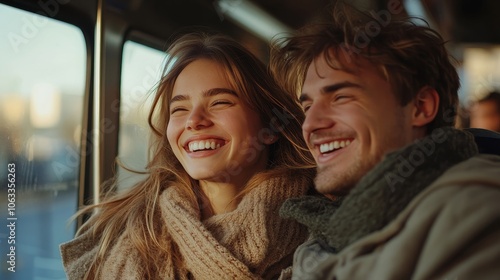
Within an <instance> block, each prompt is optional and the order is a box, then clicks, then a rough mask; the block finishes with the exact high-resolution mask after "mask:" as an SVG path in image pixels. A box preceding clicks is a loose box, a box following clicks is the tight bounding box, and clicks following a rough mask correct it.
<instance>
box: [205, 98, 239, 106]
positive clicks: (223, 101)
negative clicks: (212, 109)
mask: <svg viewBox="0 0 500 280" xmlns="http://www.w3.org/2000/svg"><path fill="white" fill-rule="evenodd" d="M233 104H234V102H232V101H230V100H227V99H217V100H215V101H213V102H212V103H211V106H224V105H228V106H230V105H233Z"/></svg>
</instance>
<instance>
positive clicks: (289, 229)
mask: <svg viewBox="0 0 500 280" xmlns="http://www.w3.org/2000/svg"><path fill="white" fill-rule="evenodd" d="M294 177H296V178H293V179H292V178H274V179H271V180H268V181H266V182H264V183H263V184H261V185H259V186H258V187H257V188H255V189H253V190H252V191H250V192H249V193H248V194H247V195H245V196H244V197H243V198H242V200H241V202H240V203H239V204H238V206H237V208H236V209H235V210H234V211H231V212H229V213H225V214H220V215H216V216H213V217H211V218H209V219H207V220H205V221H200V213H199V210H197V207H194V206H193V205H190V204H189V203H188V202H187V201H188V200H187V199H186V198H184V197H182V195H181V194H180V193H179V192H178V191H177V188H175V187H170V188H167V189H166V190H165V191H164V192H163V193H162V194H161V196H160V199H159V204H160V209H161V214H162V215H161V220H159V221H157V223H161V224H163V225H165V226H164V229H165V230H163V236H160V238H165V240H170V244H171V245H170V248H167V250H164V251H162V252H155V253H157V254H160V256H161V258H160V259H162V260H165V263H162V264H157V265H158V267H159V269H158V270H159V271H158V273H157V274H158V275H157V278H158V279H217V280H219V279H271V278H276V277H277V276H278V275H279V274H280V272H281V270H282V269H284V268H286V267H288V266H289V265H291V262H292V255H293V252H294V250H295V248H296V247H297V246H298V245H300V244H301V243H302V242H304V241H305V239H306V237H307V230H306V228H305V227H304V226H302V225H300V224H299V223H297V222H295V221H293V220H288V219H282V218H280V217H279V215H278V212H279V208H280V207H281V205H282V204H283V202H284V201H285V200H286V199H288V198H291V197H298V196H301V195H304V194H305V193H306V192H307V190H308V188H309V187H310V185H309V184H310V182H309V181H308V180H306V178H297V177H298V176H294ZM89 242H90V241H89V239H88V238H82V240H80V241H79V239H78V238H77V239H76V240H73V241H72V242H70V243H69V244H66V245H63V246H62V252H63V261H64V264H65V267H66V271H67V273H68V276H69V278H70V279H81V276H83V275H84V273H85V271H86V269H85V267H88V262H89V259H92V255H94V256H95V253H94V254H91V255H90V256H88V254H87V256H84V252H82V251H81V250H88V251H90V252H92V251H94V252H97V249H96V248H97V247H98V246H97V245H95V244H92V245H89ZM82 243H83V244H82ZM174 247H175V250H171V249H172V248H174ZM172 252H177V253H178V254H180V257H181V258H182V259H183V261H184V266H183V267H173V264H172V259H173V258H174V257H175V256H172ZM177 257H178V256H177ZM143 265H144V264H143V263H142V262H141V261H140V258H139V253H138V252H137V250H136V249H135V248H134V247H133V246H132V243H131V242H130V239H129V238H128V237H127V235H126V234H122V235H121V236H120V237H118V239H117V241H116V243H115V244H114V246H113V248H112V249H111V251H110V253H109V256H108V257H107V258H106V259H105V261H104V271H103V275H101V277H100V278H102V279H142V278H143V277H142V274H141V267H142V266H143Z"/></svg>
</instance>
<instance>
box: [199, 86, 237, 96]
mask: <svg viewBox="0 0 500 280" xmlns="http://www.w3.org/2000/svg"><path fill="white" fill-rule="evenodd" d="M224 93H226V94H227V93H228V94H231V95H234V96H236V97H237V96H238V94H236V91H234V90H232V89H228V88H212V89H209V90H207V91H205V92H204V93H203V96H204V97H211V96H215V95H217V94H224Z"/></svg>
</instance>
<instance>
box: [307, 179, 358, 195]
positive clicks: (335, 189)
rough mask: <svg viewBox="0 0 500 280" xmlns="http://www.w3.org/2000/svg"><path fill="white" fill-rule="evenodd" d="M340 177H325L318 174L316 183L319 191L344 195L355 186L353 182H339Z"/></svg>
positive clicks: (326, 193)
mask: <svg viewBox="0 0 500 280" xmlns="http://www.w3.org/2000/svg"><path fill="white" fill-rule="evenodd" d="M339 181H340V180H338V179H332V178H323V176H316V178H315V179H314V185H315V187H316V190H317V191H318V192H319V193H322V194H325V195H333V196H344V195H347V194H348V193H349V191H350V190H351V189H352V188H353V187H354V185H353V184H346V181H344V182H339Z"/></svg>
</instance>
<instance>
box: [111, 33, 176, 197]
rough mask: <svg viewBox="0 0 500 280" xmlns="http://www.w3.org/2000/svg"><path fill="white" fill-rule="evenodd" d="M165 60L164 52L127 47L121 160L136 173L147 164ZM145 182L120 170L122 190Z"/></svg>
mask: <svg viewBox="0 0 500 280" xmlns="http://www.w3.org/2000/svg"><path fill="white" fill-rule="evenodd" d="M165 58H166V54H165V53H164V52H161V51H159V50H156V49H153V48H150V47H147V46H145V45H142V44H139V43H136V42H134V41H126V42H125V44H124V47H123V58H122V76H121V97H120V98H121V102H120V132H119V136H118V143H119V144H118V158H119V160H120V161H121V162H122V163H123V164H124V166H125V167H126V168H130V169H132V170H137V171H144V170H145V167H146V164H147V153H148V148H149V141H148V140H149V133H150V130H149V126H148V122H147V118H148V114H149V109H150V107H151V104H152V100H153V98H154V90H155V88H156V85H157V83H158V81H159V80H160V75H161V70H162V69H161V66H162V63H163V61H164V60H165ZM142 178H144V177H143V175H138V174H136V173H131V172H129V171H127V170H126V169H124V168H121V167H120V166H118V182H119V184H118V186H119V189H124V188H128V187H130V186H132V185H133V184H134V183H136V182H138V181H139V180H141V179H142Z"/></svg>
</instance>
